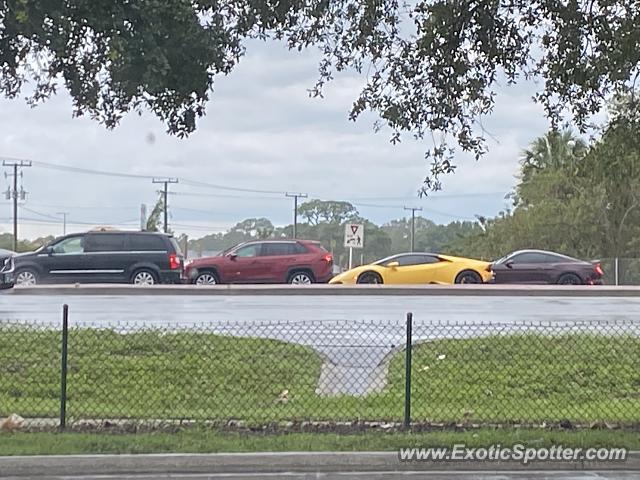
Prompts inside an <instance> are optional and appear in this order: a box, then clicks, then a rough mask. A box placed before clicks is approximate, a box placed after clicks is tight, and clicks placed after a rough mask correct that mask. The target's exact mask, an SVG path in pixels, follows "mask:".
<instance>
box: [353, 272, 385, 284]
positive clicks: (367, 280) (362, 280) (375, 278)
mask: <svg viewBox="0 0 640 480" xmlns="http://www.w3.org/2000/svg"><path fill="white" fill-rule="evenodd" d="M356 283H359V284H363V285H364V284H378V285H382V284H383V283H384V281H383V280H382V277H381V276H380V274H379V273H376V272H364V273H362V274H360V276H359V277H358V280H357V281H356Z"/></svg>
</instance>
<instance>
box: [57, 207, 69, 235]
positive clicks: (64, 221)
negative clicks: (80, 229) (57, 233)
mask: <svg viewBox="0 0 640 480" xmlns="http://www.w3.org/2000/svg"><path fill="white" fill-rule="evenodd" d="M57 215H62V235H66V234H67V215H69V214H68V213H67V212H58V213H57Z"/></svg>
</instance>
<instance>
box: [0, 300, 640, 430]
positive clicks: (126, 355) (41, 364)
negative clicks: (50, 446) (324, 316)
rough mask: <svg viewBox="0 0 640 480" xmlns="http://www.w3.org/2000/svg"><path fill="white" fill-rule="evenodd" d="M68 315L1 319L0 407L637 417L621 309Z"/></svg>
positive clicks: (637, 333)
mask: <svg viewBox="0 0 640 480" xmlns="http://www.w3.org/2000/svg"><path fill="white" fill-rule="evenodd" d="M69 323H70V325H72V326H71V327H69V328H68V329H65V328H64V326H63V325H62V324H61V326H51V325H49V326H42V325H38V324H34V323H29V322H24V321H20V322H10V321H0V417H3V416H8V415H10V414H12V413H16V414H18V415H20V416H22V417H24V418H27V419H32V420H33V421H34V422H38V421H39V422H41V423H43V424H49V425H53V426H57V425H61V426H64V425H65V424H67V425H71V424H77V423H79V422H86V421H95V422H103V423H104V422H138V423H143V424H149V425H152V424H156V423H167V422H169V423H171V422H173V423H175V422H210V423H214V424H217V425H223V426H233V425H235V426H243V427H246V428H265V426H269V425H280V426H288V427H291V426H293V425H296V426H306V427H310V428H311V427H313V426H314V425H316V426H317V425H320V424H322V425H329V426H330V425H336V424H339V423H341V422H353V423H359V424H362V423H363V422H378V423H381V424H393V425H402V424H404V425H405V426H407V425H409V424H411V425H413V426H414V427H419V426H421V425H427V426H433V425H439V426H456V425H457V426H459V425H513V424H526V425H537V426H540V425H542V426H544V425H550V424H554V425H555V424H564V425H566V424H571V425H584V426H594V425H598V424H606V425H609V426H611V425H614V424H615V425H616V426H618V427H623V428H637V426H638V425H640V325H638V324H637V323H634V322H631V321H612V322H607V321H602V322H593V321H589V322H578V323H576V322H562V321H559V322H527V323H522V322H521V323H509V324H507V323H493V322H489V323H486V322H483V323H479V322H467V323H460V322H457V323H437V322H430V321H428V320H427V319H421V318H415V319H412V317H411V315H408V316H407V318H406V319H405V318H402V317H401V318H399V319H390V320H388V321H384V322H383V321H365V320H357V319H356V320H346V319H345V320H340V321H337V320H333V321H321V320H318V321H281V322H229V321H227V322H215V321H214V322H212V323H210V324H207V325H185V324H179V325H163V326H161V327H157V326H149V325H145V324H144V323H135V324H123V323H113V324H101V325H99V326H95V325H90V324H82V323H78V322H73V312H71V320H70V322H69ZM407 346H409V348H407ZM65 354H66V355H65ZM47 422H48V423H47Z"/></svg>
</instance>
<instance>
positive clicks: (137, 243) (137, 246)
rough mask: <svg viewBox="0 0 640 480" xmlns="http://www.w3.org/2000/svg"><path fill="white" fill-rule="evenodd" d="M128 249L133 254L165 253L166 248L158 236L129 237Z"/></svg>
mask: <svg viewBox="0 0 640 480" xmlns="http://www.w3.org/2000/svg"><path fill="white" fill-rule="evenodd" d="M129 248H131V250H133V251H134V252H156V251H161V252H166V251H167V247H166V245H165V243H164V240H163V239H162V237H160V236H159V235H129Z"/></svg>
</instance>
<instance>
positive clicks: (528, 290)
mask: <svg viewBox="0 0 640 480" xmlns="http://www.w3.org/2000/svg"><path fill="white" fill-rule="evenodd" d="M3 295H49V296H52V295H55V296H69V295H92V296H130V295H163V296H168V295H177V296H182V295H186V296H188V295H194V296H242V295H245V296H290V295H296V296H367V295H373V296H384V295H391V296H494V297H503V296H510V297H514V296H515V297H640V286H622V287H613V286H558V285H410V286H406V285H307V286H302V287H301V286H294V285H217V286H195V285H154V286H149V287H143V286H134V285H96V284H91V285H86V284H85V285H79V284H78V285H40V286H35V287H17V288H14V289H12V290H10V291H7V292H5V293H4V294H3Z"/></svg>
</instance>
